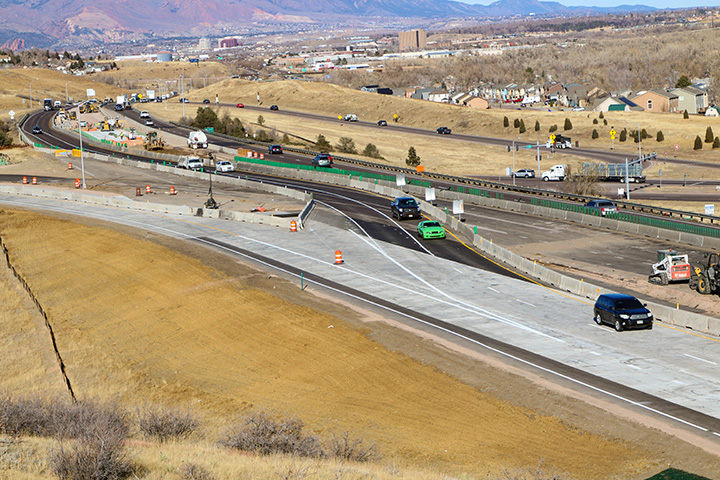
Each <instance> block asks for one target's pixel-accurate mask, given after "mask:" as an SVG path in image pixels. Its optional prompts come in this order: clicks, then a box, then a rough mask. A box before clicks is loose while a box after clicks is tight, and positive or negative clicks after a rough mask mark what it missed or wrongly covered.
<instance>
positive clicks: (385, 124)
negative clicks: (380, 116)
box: [377, 120, 387, 127]
mask: <svg viewBox="0 0 720 480" xmlns="http://www.w3.org/2000/svg"><path fill="white" fill-rule="evenodd" d="M377 124H378V127H387V120H378V122H377Z"/></svg>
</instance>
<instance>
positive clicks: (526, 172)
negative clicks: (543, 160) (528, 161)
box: [512, 168, 535, 178]
mask: <svg viewBox="0 0 720 480" xmlns="http://www.w3.org/2000/svg"><path fill="white" fill-rule="evenodd" d="M512 176H513V177H517V178H535V170H533V169H532V168H521V169H520V170H518V171H517V172H513V173H512Z"/></svg>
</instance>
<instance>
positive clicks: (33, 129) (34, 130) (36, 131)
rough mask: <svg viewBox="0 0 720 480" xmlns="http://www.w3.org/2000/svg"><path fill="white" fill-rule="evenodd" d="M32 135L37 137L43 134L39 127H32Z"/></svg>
mask: <svg viewBox="0 0 720 480" xmlns="http://www.w3.org/2000/svg"><path fill="white" fill-rule="evenodd" d="M32 133H34V134H36V135H39V134H41V133H43V131H42V128H40V125H34V126H33V128H32Z"/></svg>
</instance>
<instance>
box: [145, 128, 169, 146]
mask: <svg viewBox="0 0 720 480" xmlns="http://www.w3.org/2000/svg"><path fill="white" fill-rule="evenodd" d="M143 147H145V150H162V149H163V148H164V147H165V142H164V141H163V139H162V137H160V136H159V135H158V134H157V132H148V133H147V134H146V135H145V139H144V140H143Z"/></svg>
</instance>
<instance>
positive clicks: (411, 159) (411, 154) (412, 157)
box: [405, 117, 507, 167]
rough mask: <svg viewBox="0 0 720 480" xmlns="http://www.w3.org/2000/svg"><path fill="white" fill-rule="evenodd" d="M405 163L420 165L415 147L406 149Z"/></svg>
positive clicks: (414, 165)
mask: <svg viewBox="0 0 720 480" xmlns="http://www.w3.org/2000/svg"><path fill="white" fill-rule="evenodd" d="M505 118H507V117H505ZM405 163H406V164H407V166H408V167H417V166H418V165H420V157H418V154H417V152H416V151H415V147H410V149H409V150H408V156H407V158H406V159H405Z"/></svg>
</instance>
